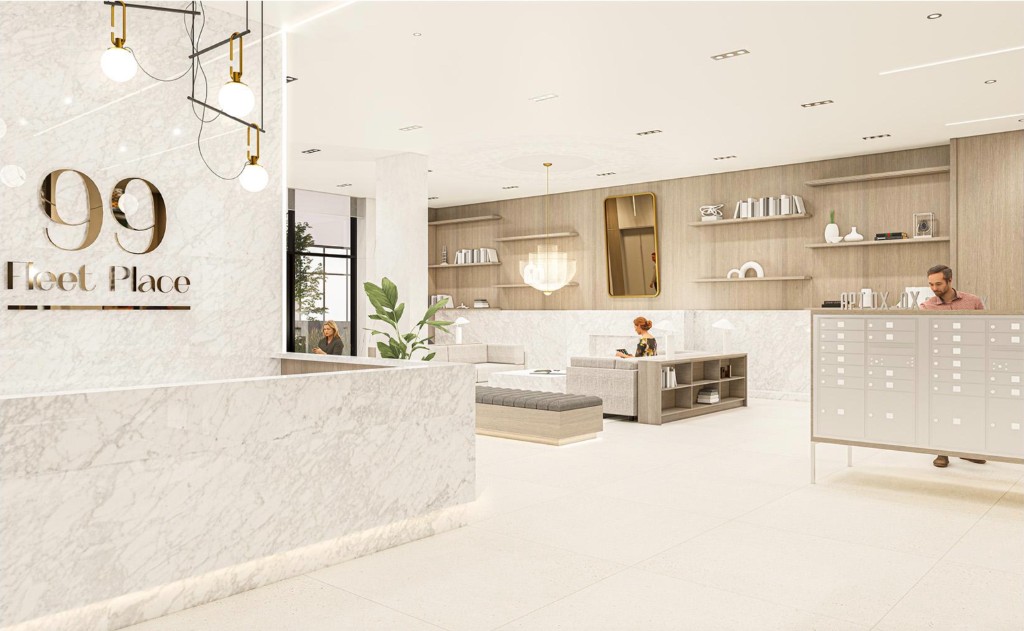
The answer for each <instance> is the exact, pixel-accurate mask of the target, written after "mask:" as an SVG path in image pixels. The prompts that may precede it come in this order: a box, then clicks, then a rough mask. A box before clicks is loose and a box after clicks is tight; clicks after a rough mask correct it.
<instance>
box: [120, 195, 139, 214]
mask: <svg viewBox="0 0 1024 631" xmlns="http://www.w3.org/2000/svg"><path fill="white" fill-rule="evenodd" d="M117 207H118V208H120V209H121V212H123V213H124V215H125V217H131V216H132V215H134V214H135V213H137V212H139V199H138V198H137V197H135V196H134V195H132V194H131V193H125V194H124V195H121V197H119V198H118V199H117Z"/></svg>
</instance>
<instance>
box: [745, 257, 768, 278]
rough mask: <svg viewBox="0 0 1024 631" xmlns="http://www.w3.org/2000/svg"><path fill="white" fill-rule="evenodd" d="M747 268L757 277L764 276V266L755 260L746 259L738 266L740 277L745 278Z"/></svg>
mask: <svg viewBox="0 0 1024 631" xmlns="http://www.w3.org/2000/svg"><path fill="white" fill-rule="evenodd" d="M749 270H754V275H755V276H756V277H757V278H764V268H763V267H761V264H760V263H758V262H757V261H747V262H746V263H744V264H743V265H741V266H740V278H745V277H746V276H747V272H748V271H749Z"/></svg>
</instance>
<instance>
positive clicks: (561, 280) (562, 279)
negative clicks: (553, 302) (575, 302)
mask: <svg viewBox="0 0 1024 631" xmlns="http://www.w3.org/2000/svg"><path fill="white" fill-rule="evenodd" d="M544 173H545V183H544V236H545V241H544V242H543V243H541V244H540V245H538V246H537V251H536V252H530V255H529V258H528V259H526V260H524V261H519V274H520V275H521V276H522V277H523V282H524V283H526V284H527V285H529V286H530V287H533V288H534V289H536V290H537V291H541V292H544V295H545V296H550V295H551V293H552V292H555V291H558V290H559V289H561V288H562V287H565V286H566V285H568V284H569V281H571V280H572V279H573V277H574V276H575V275H576V261H575V260H572V259H570V258H569V253H568V252H559V251H558V246H557V245H551V244H549V243H548V242H547V239H548V237H547V235H548V201H549V197H550V195H551V163H550V162H545V163H544Z"/></svg>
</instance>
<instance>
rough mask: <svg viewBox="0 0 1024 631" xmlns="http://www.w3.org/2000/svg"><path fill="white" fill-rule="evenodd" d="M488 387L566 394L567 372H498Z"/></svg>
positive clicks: (488, 381)
mask: <svg viewBox="0 0 1024 631" xmlns="http://www.w3.org/2000/svg"><path fill="white" fill-rule="evenodd" d="M487 385H489V386H494V387H495V388H516V389H517V390H536V391H538V392H561V393H563V394H564V393H565V371H564V370H559V371H556V372H551V373H538V372H534V371H533V370H510V371H508V372H496V373H494V374H492V375H491V376H490V378H489V379H488V380H487Z"/></svg>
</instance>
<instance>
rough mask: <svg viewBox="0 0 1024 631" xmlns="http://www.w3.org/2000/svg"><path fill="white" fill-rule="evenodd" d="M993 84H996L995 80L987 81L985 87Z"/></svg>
mask: <svg viewBox="0 0 1024 631" xmlns="http://www.w3.org/2000/svg"><path fill="white" fill-rule="evenodd" d="M995 82H996V80H995V79H989V80H988V81H986V82H985V85H992V84H993V83H995Z"/></svg>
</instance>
